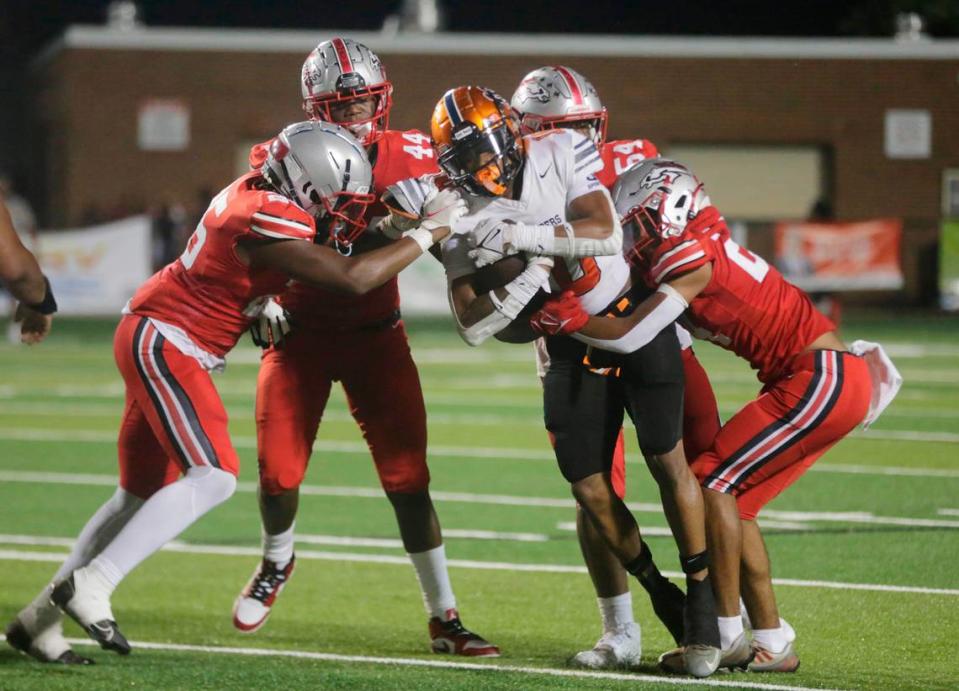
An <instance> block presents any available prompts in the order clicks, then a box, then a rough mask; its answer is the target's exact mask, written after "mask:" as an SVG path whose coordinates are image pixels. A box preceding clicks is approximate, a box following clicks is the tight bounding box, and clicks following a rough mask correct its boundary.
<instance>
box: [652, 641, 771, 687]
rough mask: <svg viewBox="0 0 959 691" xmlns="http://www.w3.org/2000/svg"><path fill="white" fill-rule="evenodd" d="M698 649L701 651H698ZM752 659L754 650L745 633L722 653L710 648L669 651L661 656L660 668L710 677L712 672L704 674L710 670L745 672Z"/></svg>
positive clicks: (677, 672)
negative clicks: (738, 670) (737, 670)
mask: <svg viewBox="0 0 959 691" xmlns="http://www.w3.org/2000/svg"><path fill="white" fill-rule="evenodd" d="M697 648H701V650H696V649H697ZM717 653H718V655H717ZM752 659H753V650H752V648H750V646H749V642H748V641H747V640H746V635H745V634H744V633H743V634H739V636H738V637H737V638H736V640H735V641H733V644H732V645H731V646H729V647H728V648H726V649H725V650H722V651H718V650H717V649H716V648H712V647H710V646H686V647H683V648H675V649H673V650H670V651H667V652H665V653H663V654H662V655H660V656H659V667H660V669H662V670H664V671H666V672H671V673H672V674H693V675H694V676H709V674H711V673H712V672H710V673H709V674H703V672H705V671H706V670H708V669H710V668H712V670H713V671H716V670H717V669H729V670H734V669H740V670H745V669H746V667H747V665H749V663H750V662H751V661H752ZM697 672H698V673H697Z"/></svg>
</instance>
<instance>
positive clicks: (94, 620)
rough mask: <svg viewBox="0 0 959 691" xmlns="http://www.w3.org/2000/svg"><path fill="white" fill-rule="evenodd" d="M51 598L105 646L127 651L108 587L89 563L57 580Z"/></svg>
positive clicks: (121, 652)
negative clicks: (111, 603)
mask: <svg viewBox="0 0 959 691" xmlns="http://www.w3.org/2000/svg"><path fill="white" fill-rule="evenodd" d="M50 601H51V602H52V603H53V604H55V605H56V606H57V607H59V608H60V609H62V610H63V611H64V612H65V613H66V614H68V615H70V618H71V619H73V620H74V621H75V622H77V623H78V624H79V625H80V626H81V627H83V630H84V631H86V632H87V635H88V636H90V638H92V639H93V640H95V641H96V642H97V643H99V644H100V647H101V648H103V649H104V650H112V651H114V652H117V653H119V654H120V655H129V654H130V644H129V643H128V642H127V639H126V637H125V636H124V635H123V634H122V633H120V629H119V628H118V627H117V622H116V620H115V619H114V618H113V610H112V609H111V607H110V589H109V588H108V586H107V585H106V584H105V583H104V581H103V579H102V578H101V577H100V576H99V575H98V574H97V573H95V572H93V571H92V569H91V568H90V567H84V568H81V569H77V570H76V571H74V572H73V573H71V574H70V575H69V576H67V577H66V578H65V579H63V580H62V581H60V582H59V583H57V584H56V586H54V588H53V593H51V595H50Z"/></svg>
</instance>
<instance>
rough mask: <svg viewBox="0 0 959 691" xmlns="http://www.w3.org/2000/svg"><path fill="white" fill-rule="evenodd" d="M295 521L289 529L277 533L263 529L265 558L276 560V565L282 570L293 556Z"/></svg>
mask: <svg viewBox="0 0 959 691" xmlns="http://www.w3.org/2000/svg"><path fill="white" fill-rule="evenodd" d="M295 525H296V524H295V523H293V524H291V525H290V527H289V528H288V529H287V530H284V531H283V532H282V533H277V534H276V535H270V534H269V533H267V532H266V531H265V530H264V531H263V558H264V559H266V560H268V561H272V562H276V567H277V568H278V569H280V570H281V571H282V570H283V569H285V568H286V565H287V564H289V563H290V559H292V558H293V528H294V527H295Z"/></svg>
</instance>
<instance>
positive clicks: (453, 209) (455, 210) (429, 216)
mask: <svg viewBox="0 0 959 691" xmlns="http://www.w3.org/2000/svg"><path fill="white" fill-rule="evenodd" d="M467 213H469V206H468V205H467V204H466V200H465V199H463V196H462V195H461V194H460V192H459V190H457V189H456V188H454V187H447V188H446V189H445V190H439V191H437V192H436V193H435V194H433V195H432V196H430V197H429V198H428V199H427V200H426V203H425V204H423V217H422V221H421V222H420V228H425V229H426V230H433V229H434V228H442V227H443V226H452V225H453V224H454V223H456V222H457V221H458V220H459V219H461V218H462V217H463V216H465V215H466V214H467Z"/></svg>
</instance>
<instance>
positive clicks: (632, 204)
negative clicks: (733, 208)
mask: <svg viewBox="0 0 959 691" xmlns="http://www.w3.org/2000/svg"><path fill="white" fill-rule="evenodd" d="M612 196H613V203H614V204H615V205H616V212H617V213H618V214H619V219H620V223H621V224H622V226H623V250H624V252H625V254H626V258H627V259H634V258H635V257H636V256H637V255H638V254H640V253H641V252H642V251H643V250H645V249H646V248H647V247H649V246H650V245H651V244H654V243H658V242H659V241H661V240H664V239H666V238H669V237H676V236H679V235H681V234H682V232H683V230H685V228H686V224H687V223H688V222H689V221H690V220H692V219H693V218H695V217H696V214H698V213H699V212H700V211H701V210H702V209H704V208H706V207H707V206H709V205H710V204H711V202H710V200H709V195H708V194H706V190H705V188H704V187H703V183H702V182H700V180H699V178H697V177H696V176H695V175H694V174H693V172H692V171H691V170H690V169H689V168H687V167H686V166H684V165H683V164H682V163H677V162H676V161H670V160H667V159H665V158H651V159H648V160H645V161H643V162H642V163H639V164H637V165H635V166H633V167H632V168H629V169H628V170H626V171H624V172H623V173H622V174H621V175H620V176H619V177H618V178H617V179H616V184H615V185H614V186H613V195H612Z"/></svg>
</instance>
